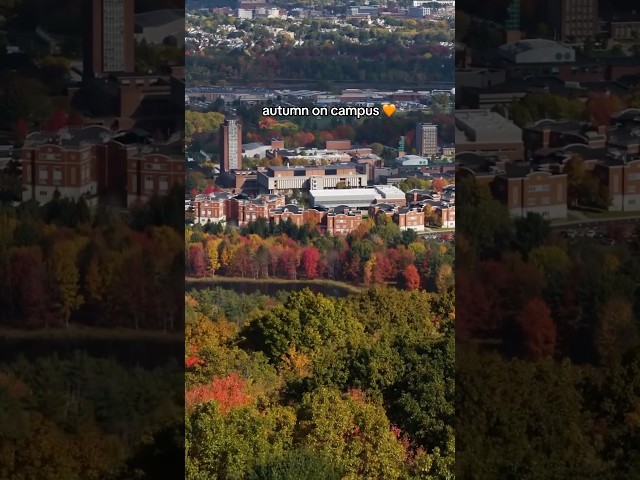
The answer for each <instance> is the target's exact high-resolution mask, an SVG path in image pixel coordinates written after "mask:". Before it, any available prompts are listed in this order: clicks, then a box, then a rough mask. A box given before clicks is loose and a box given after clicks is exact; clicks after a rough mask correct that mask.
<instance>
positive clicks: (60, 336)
mask: <svg viewBox="0 0 640 480" xmlns="http://www.w3.org/2000/svg"><path fill="white" fill-rule="evenodd" d="M38 338H41V339H42V340H83V339H86V340H154V341H156V340H157V341H170V342H173V341H179V340H181V339H184V334H183V333H182V332H177V333H175V332H174V333H166V332H161V331H160V332H159V331H153V330H134V329H129V328H100V327H82V326H74V325H71V326H69V328H53V327H51V328H40V329H37V330H23V329H16V328H1V329H0V340H20V339H33V340H35V339H38Z"/></svg>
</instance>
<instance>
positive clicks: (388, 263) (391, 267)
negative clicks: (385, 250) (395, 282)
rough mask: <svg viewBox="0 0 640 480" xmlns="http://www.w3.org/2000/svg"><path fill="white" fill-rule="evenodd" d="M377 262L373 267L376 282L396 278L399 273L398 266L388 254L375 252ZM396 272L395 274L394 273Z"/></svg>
mask: <svg viewBox="0 0 640 480" xmlns="http://www.w3.org/2000/svg"><path fill="white" fill-rule="evenodd" d="M375 259H376V263H375V266H374V267H373V280H374V281H375V282H376V283H384V282H386V281H387V280H391V279H392V278H395V276H396V275H397V271H398V269H397V266H396V265H395V264H394V262H393V261H392V259H391V258H389V256H388V255H384V254H382V253H376V254H375ZM394 274H395V275H394Z"/></svg>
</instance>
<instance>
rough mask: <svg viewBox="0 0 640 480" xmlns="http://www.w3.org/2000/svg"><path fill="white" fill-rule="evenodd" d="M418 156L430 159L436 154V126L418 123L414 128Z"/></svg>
mask: <svg viewBox="0 0 640 480" xmlns="http://www.w3.org/2000/svg"><path fill="white" fill-rule="evenodd" d="M416 142H417V147H418V155H420V156H423V157H432V156H434V155H437V153H438V126H437V125H432V124H430V123H419V124H418V126H417V127H416Z"/></svg>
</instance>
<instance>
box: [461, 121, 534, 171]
mask: <svg viewBox="0 0 640 480" xmlns="http://www.w3.org/2000/svg"><path fill="white" fill-rule="evenodd" d="M455 122H456V132H455V136H456V155H459V154H460V153H463V152H477V153H489V154H496V155H501V156H505V157H507V158H508V159H509V160H513V161H520V160H523V158H524V145H523V140H522V130H521V129H520V128H519V127H518V126H516V125H515V124H514V123H513V122H511V121H510V120H508V119H506V118H505V117H503V116H502V115H499V114H498V113H496V112H492V111H490V110H456V112H455Z"/></svg>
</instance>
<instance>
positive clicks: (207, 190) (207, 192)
mask: <svg viewBox="0 0 640 480" xmlns="http://www.w3.org/2000/svg"><path fill="white" fill-rule="evenodd" d="M213 192H215V187H214V186H213V185H207V188H205V189H204V194H205V195H211V194H212V193H213Z"/></svg>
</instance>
